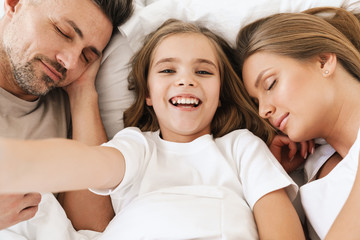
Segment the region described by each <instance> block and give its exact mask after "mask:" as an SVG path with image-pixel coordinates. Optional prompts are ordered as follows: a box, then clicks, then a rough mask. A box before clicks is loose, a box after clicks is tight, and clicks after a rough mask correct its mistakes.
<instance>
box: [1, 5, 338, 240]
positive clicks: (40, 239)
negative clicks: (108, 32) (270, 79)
mask: <svg viewBox="0 0 360 240" xmlns="http://www.w3.org/2000/svg"><path fill="white" fill-rule="evenodd" d="M3 1H4V0H2V1H0V3H1V5H3ZM343 2H344V1H343V0H291V1H289V0H271V1H270V0H253V1H245V0H243V1H242V0H221V1H220V0H137V1H136V11H135V13H134V15H133V16H132V18H131V19H130V20H129V21H128V22H127V23H126V24H124V25H123V26H121V27H119V31H118V32H116V33H115V34H114V36H113V38H112V39H111V42H110V43H109V45H108V46H107V48H106V50H105V52H104V55H103V59H102V65H101V68H100V70H99V73H98V76H97V81H96V88H97V90H98V93H99V104H100V113H101V116H102V119H103V122H104V126H105V129H106V132H107V134H108V137H109V138H112V137H113V136H114V135H115V134H116V133H117V132H118V131H119V130H121V129H122V128H123V122H122V120H123V117H122V116H123V111H124V110H125V109H126V108H127V107H129V106H130V104H131V103H132V101H133V99H134V96H133V94H132V93H131V92H130V91H128V89H127V75H128V73H129V67H128V61H129V59H130V58H131V56H132V55H133V53H134V52H135V51H136V50H137V49H138V48H139V47H140V46H141V44H142V40H143V38H144V36H145V35H146V34H148V33H150V32H151V31H153V30H155V28H156V27H157V26H159V25H160V24H161V23H162V22H164V21H165V20H166V19H168V18H176V19H182V20H186V21H190V22H196V23H199V24H202V25H205V26H207V27H208V28H210V29H211V30H213V31H215V32H216V33H218V34H221V35H222V36H224V37H225V39H227V40H228V41H229V42H230V44H232V45H234V43H235V38H236V35H237V33H238V31H239V29H240V28H241V27H242V26H244V25H245V24H246V23H249V22H251V21H253V20H256V19H258V18H260V17H265V16H268V15H270V14H273V13H278V12H299V11H302V10H305V9H308V8H311V7H317V6H337V7H339V6H341V5H342V4H343ZM0 14H1V15H2V14H3V9H1V12H0ZM116 224H120V223H119V222H118V221H117V218H116V217H115V218H114V220H113V221H112V222H111V223H110V224H109V226H108V228H107V229H106V231H105V234H104V235H103V234H100V233H97V232H93V231H78V232H77V231H75V230H74V229H73V227H72V225H71V222H70V221H69V220H68V219H67V217H66V214H65V212H64V211H63V209H62V208H61V206H60V205H59V204H58V202H57V200H56V199H55V197H54V196H53V194H51V193H43V199H42V201H41V203H40V205H39V211H38V213H37V214H36V216H35V217H34V218H33V219H31V220H29V221H26V222H23V223H19V224H17V225H15V226H13V227H11V228H9V229H6V230H2V231H0V240H30V239H36V240H49V239H51V240H83V239H84V240H89V239H118V236H119V235H118V231H119V230H118V229H117V227H116ZM142 239H152V238H146V237H144V238H142ZM162 239H167V238H162ZM126 240H128V239H126Z"/></svg>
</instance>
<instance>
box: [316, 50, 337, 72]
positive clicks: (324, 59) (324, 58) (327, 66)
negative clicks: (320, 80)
mask: <svg viewBox="0 0 360 240" xmlns="http://www.w3.org/2000/svg"><path fill="white" fill-rule="evenodd" d="M319 62H320V70H321V72H322V75H323V76H324V77H328V76H331V75H332V74H333V73H334V71H335V69H336V65H337V57H336V55H335V54H334V53H322V54H320V55H319Z"/></svg>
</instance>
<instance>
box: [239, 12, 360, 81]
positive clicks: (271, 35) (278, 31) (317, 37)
mask: <svg viewBox="0 0 360 240" xmlns="http://www.w3.org/2000/svg"><path fill="white" fill-rule="evenodd" d="M236 43H237V49H238V51H239V54H240V67H241V68H242V66H243V64H244V61H245V60H246V59H247V58H248V57H249V56H251V55H252V54H254V53H256V52H259V51H265V52H271V53H274V54H279V55H283V56H287V57H291V58H294V59H297V60H300V61H306V60H308V59H310V58H312V57H314V56H320V55H321V54H322V53H334V54H335V55H336V56H337V59H338V61H339V62H340V64H341V65H342V66H343V67H344V68H345V69H346V70H347V71H348V72H349V73H350V74H351V75H353V76H354V77H355V78H357V79H360V54H359V49H360V23H359V15H358V14H354V13H352V12H349V11H346V10H345V9H344V8H335V7H320V8H313V9H309V10H307V11H304V12H302V13H279V14H275V15H272V16H269V17H265V18H262V19H260V20H257V21H255V22H253V23H251V24H249V25H247V26H245V27H244V28H242V29H241V31H240V32H239V34H238V36H237V39H236Z"/></svg>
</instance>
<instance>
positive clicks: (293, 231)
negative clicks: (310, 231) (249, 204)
mask: <svg viewBox="0 0 360 240" xmlns="http://www.w3.org/2000/svg"><path fill="white" fill-rule="evenodd" d="M254 215H255V221H256V225H257V227H258V231H259V236H260V239H269V240H270V239H274V240H281V239H286V240H288V239H292V240H296V239H305V235H304V231H303V229H302V226H301V222H300V219H299V217H298V215H297V213H296V211H295V208H294V207H293V205H292V203H291V201H290V199H289V197H288V195H287V194H286V192H285V190H284V189H280V190H276V191H273V192H270V193H268V194H266V195H265V196H263V197H262V198H260V199H259V200H258V201H257V202H256V203H255V206H254Z"/></svg>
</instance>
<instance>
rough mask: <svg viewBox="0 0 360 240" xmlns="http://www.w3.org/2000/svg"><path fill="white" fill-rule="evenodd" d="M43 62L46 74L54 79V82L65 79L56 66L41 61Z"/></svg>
mask: <svg viewBox="0 0 360 240" xmlns="http://www.w3.org/2000/svg"><path fill="white" fill-rule="evenodd" d="M41 63H42V64H43V65H44V66H45V71H46V74H47V75H48V76H49V77H50V78H51V79H52V80H54V82H59V81H60V80H61V79H63V77H64V76H63V75H62V74H61V73H59V72H58V71H57V70H56V69H55V68H54V67H52V66H51V65H50V64H47V63H46V62H44V61H41Z"/></svg>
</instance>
